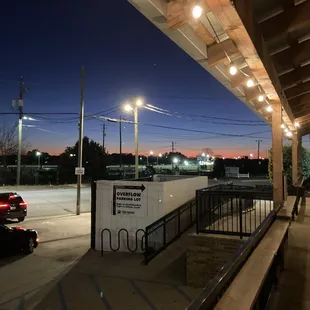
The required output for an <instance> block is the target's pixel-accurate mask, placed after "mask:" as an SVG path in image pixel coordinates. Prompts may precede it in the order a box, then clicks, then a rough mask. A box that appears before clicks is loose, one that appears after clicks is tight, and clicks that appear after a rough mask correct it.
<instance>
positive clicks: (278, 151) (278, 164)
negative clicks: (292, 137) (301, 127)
mask: <svg viewBox="0 0 310 310" xmlns="http://www.w3.org/2000/svg"><path fill="white" fill-rule="evenodd" d="M272 109H273V110H272V175H273V181H272V183H273V200H274V208H275V209H276V208H278V207H279V206H281V205H282V203H283V149H282V139H283V131H282V129H281V124H282V107H281V103H280V102H273V103H272Z"/></svg>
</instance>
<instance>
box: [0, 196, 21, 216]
mask: <svg viewBox="0 0 310 310" xmlns="http://www.w3.org/2000/svg"><path fill="white" fill-rule="evenodd" d="M26 216H27V202H25V201H24V200H23V198H22V197H21V196H20V195H18V194H17V193H12V192H9V193H0V220H6V219H15V218H16V219H18V221H20V222H22V221H23V220H24V219H25V217H26Z"/></svg>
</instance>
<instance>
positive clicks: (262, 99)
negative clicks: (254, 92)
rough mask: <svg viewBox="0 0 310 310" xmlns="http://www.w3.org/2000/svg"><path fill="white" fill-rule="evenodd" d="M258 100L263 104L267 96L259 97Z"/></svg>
mask: <svg viewBox="0 0 310 310" xmlns="http://www.w3.org/2000/svg"><path fill="white" fill-rule="evenodd" d="M257 99H258V101H259V102H263V101H264V100H265V96H264V95H259V96H258V98H257Z"/></svg>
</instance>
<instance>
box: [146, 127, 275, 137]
mask: <svg viewBox="0 0 310 310" xmlns="http://www.w3.org/2000/svg"><path fill="white" fill-rule="evenodd" d="M143 125H144V126H150V127H158V128H164V129H171V130H180V131H186V132H197V133H206V134H212V135H219V136H227V137H253V135H257V134H262V133H267V132H270V130H267V131H260V132H254V133H249V134H230V133H221V132H212V131H203V130H195V129H185V128H179V127H171V126H164V125H155V124H143ZM254 138H256V137H254Z"/></svg>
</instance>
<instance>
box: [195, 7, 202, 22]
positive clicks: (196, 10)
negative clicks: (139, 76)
mask: <svg viewBox="0 0 310 310" xmlns="http://www.w3.org/2000/svg"><path fill="white" fill-rule="evenodd" d="M201 15H202V7H201V6H200V5H195V6H194V8H193V17H194V18H196V19H197V18H199V17H200V16H201Z"/></svg>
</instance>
